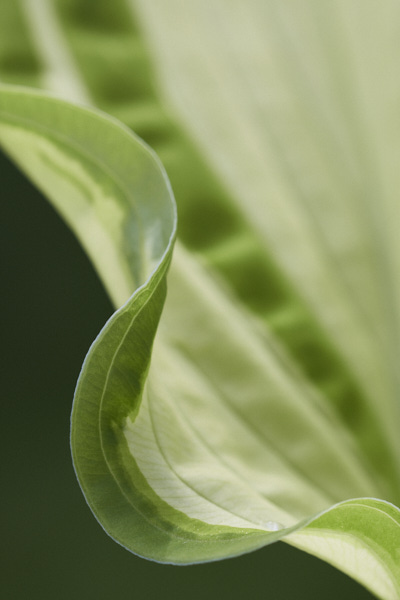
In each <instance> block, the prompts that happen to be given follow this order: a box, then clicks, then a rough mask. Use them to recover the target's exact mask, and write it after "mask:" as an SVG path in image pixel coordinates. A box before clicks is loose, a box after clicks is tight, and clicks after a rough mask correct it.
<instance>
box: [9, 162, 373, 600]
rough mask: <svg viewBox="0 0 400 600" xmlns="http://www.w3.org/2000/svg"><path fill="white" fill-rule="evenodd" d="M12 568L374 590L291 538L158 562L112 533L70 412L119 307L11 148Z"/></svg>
mask: <svg viewBox="0 0 400 600" xmlns="http://www.w3.org/2000/svg"><path fill="white" fill-rule="evenodd" d="M0 186H1V203H0V206H1V234H0V243H1V283H2V293H1V307H0V308H1V330H2V361H1V366H2V385H1V408H2V411H1V413H2V417H1V438H0V439H1V444H2V453H1V458H2V461H1V466H2V472H3V475H2V493H1V502H2V507H1V519H2V528H1V530H2V534H1V547H2V559H1V572H0V586H1V588H2V589H0V597H2V598H5V599H7V600H8V599H10V600H11V599H14V598H16V599H22V598H24V599H25V598H27V599H36V598H40V599H41V600H47V599H52V600H53V599H54V600H63V599H78V600H79V599H81V598H82V599H86V598H87V599H93V600H94V599H96V600H98V599H102V598H112V599H113V600H122V599H124V600H125V599H135V600H136V599H138V598H146V599H148V600H155V599H159V598H163V599H164V598H166V599H168V598H173V599H181V598H182V599H184V598H185V599H186V598H190V599H192V600H197V599H200V598H207V599H214V598H215V599H221V600H224V599H230V600H236V599H239V598H246V599H247V598H249V599H261V598H263V599H264V598H265V599H271V600H280V599H285V600H287V599H290V598H295V599H297V600H301V599H303V598H304V599H307V600H312V599H314V598H315V599H320V598H324V599H329V598H341V600H346V599H347V598H348V599H350V598H351V599H352V600H362V599H365V600H367V599H368V598H372V596H371V595H370V594H369V593H368V592H366V591H365V590H364V589H363V588H361V587H360V586H359V585H358V584H356V583H354V582H353V581H351V580H350V579H348V578H347V577H346V576H345V575H343V574H341V573H339V572H338V571H336V570H335V569H333V568H331V567H329V566H328V565H326V564H325V563H323V562H321V561H318V560H317V559H315V558H313V557H310V556H307V555H306V554H304V553H302V552H300V551H298V550H295V549H292V548H290V547H289V546H286V545H285V544H282V543H279V544H275V545H273V546H269V547H267V548H265V549H263V550H261V551H258V552H256V553H253V554H249V555H246V556H243V557H240V558H237V559H233V560H232V559H231V560H229V561H222V562H219V563H212V564H207V565H198V566H191V567H173V566H166V565H158V564H154V563H150V562H147V561H145V560H143V559H139V558H137V557H135V556H133V555H131V554H129V553H128V552H127V551H125V550H123V549H122V548H120V547H119V546H118V545H117V544H115V543H114V542H113V541H112V540H111V539H110V538H108V536H107V535H106V534H105V533H104V532H103V531H102V529H101V527H100V526H99V525H98V524H97V522H96V521H95V519H94V517H92V515H91V513H90V510H89V508H88V507H87V506H86V503H85V501H84V498H83V496H82V494H81V492H80V489H79V487H78V484H77V482H76V480H75V476H74V472H73V469H72V464H71V458H70V451H69V417H70V410H71V402H72V396H73V391H74V386H75V382H76V379H77V377H78V374H79V370H80V366H81V364H82V361H83V359H84V356H85V353H86V351H87V349H88V347H89V345H90V343H91V342H92V340H93V339H94V337H95V336H96V334H97V333H98V331H99V330H100V328H101V327H102V325H103V324H104V322H105V320H106V319H107V318H108V316H109V315H110V314H111V312H112V308H111V304H110V302H109V301H108V299H107V297H106V295H105V293H104V291H103V289H102V286H101V284H100V282H99V280H98V279H97V276H96V275H95V273H94V271H93V269H92V268H91V265H90V264H89V262H88V260H87V259H86V257H85V255H84V254H83V252H82V251H81V249H80V247H79V246H78V244H77V242H76V240H75V239H74V238H73V236H72V234H71V233H70V232H69V231H68V230H67V228H66V227H65V226H64V224H63V223H62V222H61V220H60V219H59V218H58V216H57V215H56V214H55V213H54V212H53V210H52V209H51V208H50V206H49V205H48V204H47V203H46V201H45V200H44V199H43V198H42V196H41V195H40V194H39V193H38V192H37V191H36V190H35V189H34V188H33V187H32V186H31V185H30V184H29V183H28V182H27V181H26V180H25V179H24V178H23V177H22V175H20V173H19V172H18V171H17V170H16V169H15V168H14V167H13V166H12V165H11V164H10V163H9V162H8V160H7V159H6V158H4V157H3V156H1V155H0Z"/></svg>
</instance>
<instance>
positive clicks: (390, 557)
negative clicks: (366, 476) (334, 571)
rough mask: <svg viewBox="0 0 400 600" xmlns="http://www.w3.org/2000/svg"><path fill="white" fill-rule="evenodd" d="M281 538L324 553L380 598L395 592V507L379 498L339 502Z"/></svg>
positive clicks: (398, 591) (399, 537)
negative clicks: (307, 523)
mask: <svg viewBox="0 0 400 600" xmlns="http://www.w3.org/2000/svg"><path fill="white" fill-rule="evenodd" d="M286 541H287V542H289V543H293V544H294V545H295V546H297V547H298V548H302V549H303V550H305V551H307V552H311V553H312V554H314V555H316V556H319V557H320V558H323V559H324V560H326V561H328V562H330V563H331V564H333V565H335V566H336V567H338V568H339V569H341V570H342V571H344V572H345V573H347V574H348V575H350V576H351V577H353V578H354V579H356V580H357V581H359V582H360V583H362V584H363V585H365V586H366V587H367V588H368V589H369V590H370V591H371V592H373V593H374V594H376V595H377V596H378V597H379V598H384V599H385V600H389V599H390V600H396V599H397V598H399V595H400V510H399V509H398V508H397V507H395V506H393V505H392V504H389V503H388V502H383V501H382V500H375V499H372V498H368V499H367V498H360V499H357V500H350V501H348V502H344V503H343V504H339V505H338V506H336V507H334V508H332V509H331V510H328V511H327V512H326V513H324V514H322V515H321V516H319V517H317V518H316V519H314V520H312V521H311V523H310V524H309V525H307V527H305V528H304V529H300V530H299V532H297V533H295V534H291V535H289V536H288V537H287V538H286Z"/></svg>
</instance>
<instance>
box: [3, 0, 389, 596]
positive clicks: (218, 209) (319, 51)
mask: <svg viewBox="0 0 400 600" xmlns="http://www.w3.org/2000/svg"><path fill="white" fill-rule="evenodd" d="M85 6H86V5H85V4H84V3H83V2H80V1H72V0H53V1H51V0H38V2H37V3H30V2H28V1H22V0H21V1H20V2H15V3H9V5H8V7H7V9H5V10H4V18H3V19H2V20H1V23H0V29H1V31H0V33H1V36H2V37H1V39H2V46H1V47H0V80H1V81H2V82H5V83H12V84H23V85H30V86H34V87H40V88H44V89H48V90H49V91H51V92H56V93H57V94H59V95H61V96H62V97H64V98H67V99H69V100H75V101H77V102H80V103H84V104H88V105H95V106H97V107H99V108H101V109H103V110H104V111H106V113H108V114H105V113H99V112H96V111H94V110H92V109H89V108H79V107H78V106H74V105H73V104H69V103H66V102H64V101H62V100H58V99H57V98H54V97H51V96H49V95H48V94H45V93H42V92H34V91H30V90H28V89H22V88H17V87H11V86H7V85H3V86H1V89H0V143H1V145H2V147H3V148H4V150H5V151H6V152H7V153H9V154H10V155H11V156H12V157H13V158H14V159H15V161H16V162H17V164H19V166H20V167H21V168H22V169H23V170H24V171H25V172H26V174H27V175H28V176H29V177H30V178H31V179H32V181H34V183H36V184H37V185H38V187H39V188H41V189H42V191H43V192H44V193H45V194H46V195H47V197H48V198H49V199H50V201H51V202H52V203H53V205H54V207H55V208H56V209H57V210H58V211H59V212H60V214H61V215H62V216H63V218H64V219H65V220H66V222H67V223H68V224H69V225H70V227H71V228H72V229H73V230H74V232H75V234H76V235H77V237H78V239H79V240H80V242H81V243H82V245H83V246H84V248H85V250H86V251H87V252H88V254H89V256H90V258H91V260H92V261H93V264H94V266H95V268H96V269H97V271H98V273H99V275H100V277H101V279H102V281H103V283H104V285H105V287H106V289H107V291H108V292H109V294H110V296H111V298H112V299H113V301H114V304H115V307H116V309H117V310H116V312H115V314H114V315H113V317H112V318H111V319H110V320H109V321H108V323H106V325H105V326H104V328H103V330H102V331H101V332H100V334H99V336H98V337H97V339H96V340H95V342H94V343H93V345H92V347H91V349H90V351H89V353H88V356H87V358H86V360H85V363H84V365H83V368H82V372H81V375H80V378H79V381H78V385H77V389H76V394H75V400H74V408H73V414H72V434H71V435H72V437H71V441H72V452H73V458H74V465H75V469H76V473H77V476H78V479H79V482H80V485H81V487H82V490H83V492H84V494H85V496H86V499H87V501H88V503H89V505H90V507H91V509H92V510H93V512H94V514H95V516H96V517H97V519H98V520H99V522H100V523H101V524H102V526H103V527H104V528H105V530H106V531H107V532H108V533H109V534H110V535H111V536H112V537H113V538H114V539H115V540H116V541H118V542H119V543H121V544H123V545H124V546H125V547H127V548H128V549H129V550H131V551H132V552H135V553H137V554H139V555H141V556H145V557H147V558H150V559H153V560H157V561H162V562H174V563H178V564H179V563H193V562H199V561H207V560H216V559H219V558H224V557H227V556H233V555H237V554H240V553H243V552H247V551H250V550H253V549H256V548H259V547H261V546H263V545H265V544H268V543H271V542H273V541H276V540H278V539H283V540H284V541H287V542H288V543H290V544H293V545H295V546H297V547H299V548H301V549H303V550H305V551H307V552H310V553H312V554H315V555H316V556H319V557H321V558H323V559H324V560H327V561H328V562H330V563H331V564H333V565H335V566H337V567H338V568H340V569H342V570H343V571H344V572H346V573H348V574H349V575H350V576H352V577H354V578H355V579H356V580H358V581H359V582H360V583H362V584H363V585H365V586H366V587H368V588H369V589H370V590H371V591H372V592H373V593H375V594H376V595H377V596H378V597H380V598H384V599H392V598H393V599H394V598H399V597H400V511H399V509H398V508H397V507H396V504H397V505H398V504H399V503H400V490H399V488H400V476H399V469H400V467H399V464H400V460H399V457H400V442H399V436H398V432H397V430H398V424H399V405H398V387H399V386H398V374H397V369H396V358H395V357H396V355H397V349H398V332H399V327H398V323H399V319H398V306H399V302H398V300H399V297H400V293H399V287H400V286H399V281H400V280H399V276H398V268H397V266H398V265H397V260H398V259H397V256H399V252H398V250H399V248H398V235H397V229H396V223H398V222H399V220H398V217H399V214H398V201H397V190H398V183H399V182H398V178H399V174H398V168H397V163H396V159H395V157H397V156H399V150H400V149H399V148H398V144H399V142H398V136H396V135H394V134H393V131H394V130H395V127H393V124H394V123H397V119H398V117H397V108H396V107H397V106H398V103H397V102H398V100H399V92H400V85H399V81H398V76H397V66H396V65H397V56H398V48H397V44H398V43H399V42H398V40H399V36H398V31H397V30H398V23H400V20H399V17H400V15H399V11H400V7H398V6H397V4H396V3H394V2H392V1H389V0H385V2H383V3H380V4H379V7H378V6H376V5H373V4H372V3H367V4H366V3H365V2H361V0H360V1H358V0H357V1H354V2H351V3H348V2H345V1H344V0H343V1H337V2H335V3H320V2H317V1H313V0H309V1H307V2H306V3H302V4H301V5H299V4H298V3H297V2H295V1H294V0H293V1H289V2H286V3H285V4H284V5H282V3H280V2H278V1H273V0H269V1H268V2H264V1H258V0H251V1H250V2H249V3H246V4H245V5H244V4H243V3H240V2H237V1H235V2H233V4H232V2H229V3H228V2H227V1H226V0H218V1H217V2H215V0H214V1H213V2H211V0H210V1H208V0H206V1H204V0H202V1H200V0H193V1H192V2H190V3H185V5H182V3H178V2H175V0H172V1H171V2H169V3H168V5H166V4H165V3H163V2H161V1H160V0H151V1H150V2H149V1H148V0H146V2H144V1H142V0H136V1H132V2H129V1H128V0H126V1H123V0H117V1H116V2H113V3H112V5H111V4H110V3H107V2H106V1H103V0H102V1H99V2H96V3H95V4H93V5H92V4H91V5H90V10H89V11H88V12H87V9H86V8H85ZM178 15H179V19H178V20H179V23H178V25H179V26H177V18H178ZM138 24H140V27H139V26H138ZM10 31H13V32H14V34H13V35H12V36H11V35H10ZM44 32H48V33H49V34H48V35H46V36H44ZM3 34H4V35H3ZM16 39H17V40H18V44H16V42H15V40H16ZM104 49H106V50H104ZM108 115H113V116H115V117H117V118H118V119H120V120H122V121H124V122H125V123H126V124H127V125H128V126H129V127H132V128H133V129H134V130H135V131H136V132H137V133H138V134H139V135H140V136H141V137H142V138H143V139H145V140H146V141H147V142H148V143H149V144H151V146H152V147H153V148H155V150H156V151H157V153H158V155H159V156H160V157H161V159H162V161H163V164H164V165H165V167H166V170H167V172H168V175H169V177H170V179H171V182H172V187H173V189H174V191H175V195H176V200H177V205H178V213H179V217H180V222H179V235H178V241H177V242H176V244H175V248H174V256H173V258H172V247H173V244H174V240H175V237H176V209H175V202H174V199H173V197H172V193H171V190H170V186H169V182H168V180H167V178H166V175H165V173H164V171H163V168H162V167H161V166H160V164H159V162H158V160H157V158H156V157H155V155H154V154H153V153H152V152H151V151H150V150H149V149H148V147H147V146H145V145H144V144H143V143H142V142H141V141H140V140H138V139H137V138H136V137H134V136H133V135H132V134H131V133H130V131H129V130H128V128H126V127H124V126H122V125H121V124H120V123H119V122H117V121H115V120H114V119H113V118H111V117H110V116H108ZM171 259H172V261H171ZM168 271H169V273H168V278H167V272H168ZM167 279H168V294H167V296H166V283H167ZM156 331H157V334H156Z"/></svg>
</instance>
